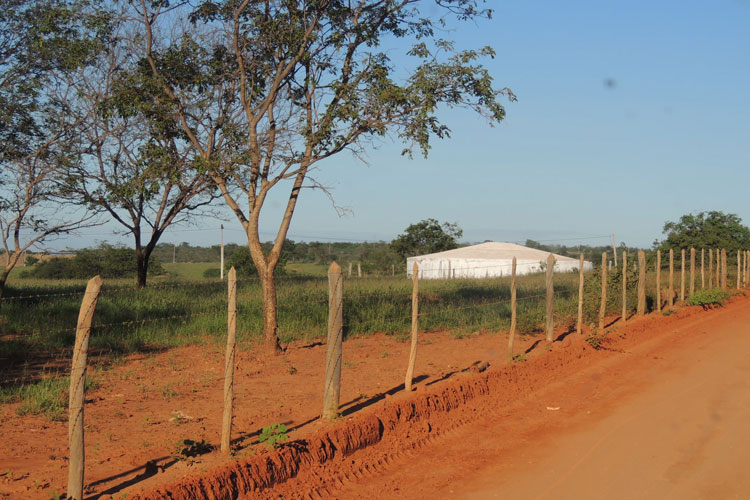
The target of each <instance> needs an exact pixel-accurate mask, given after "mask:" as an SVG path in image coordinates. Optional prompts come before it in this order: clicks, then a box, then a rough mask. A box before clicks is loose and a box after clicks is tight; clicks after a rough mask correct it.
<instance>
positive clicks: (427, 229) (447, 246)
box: [391, 219, 463, 259]
mask: <svg viewBox="0 0 750 500" xmlns="http://www.w3.org/2000/svg"><path fill="white" fill-rule="evenodd" d="M462 235H463V231H462V230H461V228H460V227H459V226H458V224H457V223H455V222H454V223H449V222H445V223H443V224H442V225H440V223H439V222H438V221H437V220H435V219H425V220H423V221H420V222H417V223H416V224H411V225H409V227H407V228H406V231H404V233H402V234H400V235H398V237H397V238H396V239H395V240H393V241H392V242H391V249H393V251H394V252H396V253H397V254H399V255H400V256H401V258H402V259H406V258H407V257H413V256H415V255H423V254H429V253H435V252H442V251H444V250H451V249H454V248H458V238H460V237H461V236H462Z"/></svg>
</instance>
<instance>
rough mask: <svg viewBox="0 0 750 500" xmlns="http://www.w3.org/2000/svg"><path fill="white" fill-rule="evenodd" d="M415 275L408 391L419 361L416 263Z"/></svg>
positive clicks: (407, 378) (417, 275) (405, 386)
mask: <svg viewBox="0 0 750 500" xmlns="http://www.w3.org/2000/svg"><path fill="white" fill-rule="evenodd" d="M413 269H414V271H413V274H414V277H413V278H412V290H411V349H410V350H409V366H408V367H407V368H406V381H405V382H404V388H405V389H406V392H410V391H411V384H412V381H413V380H414V365H415V364H416V362H417V328H418V326H419V325H418V323H417V319H418V317H419V267H418V266H417V263H416V262H415V263H414V268H413Z"/></svg>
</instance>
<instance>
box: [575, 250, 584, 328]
mask: <svg viewBox="0 0 750 500" xmlns="http://www.w3.org/2000/svg"><path fill="white" fill-rule="evenodd" d="M579 261H580V264H579V266H578V321H576V331H577V332H578V335H580V334H581V332H582V331H583V254H581V257H580V258H579Z"/></svg>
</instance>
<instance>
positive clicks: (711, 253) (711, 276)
mask: <svg viewBox="0 0 750 500" xmlns="http://www.w3.org/2000/svg"><path fill="white" fill-rule="evenodd" d="M713 287H714V249H713V248H709V249H708V288H713Z"/></svg>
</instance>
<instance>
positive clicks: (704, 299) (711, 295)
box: [687, 288, 729, 309]
mask: <svg viewBox="0 0 750 500" xmlns="http://www.w3.org/2000/svg"><path fill="white" fill-rule="evenodd" d="M727 297H729V294H728V293H727V292H726V291H724V290H722V289H721V288H711V289H705V290H698V291H697V292H695V293H694V294H693V295H691V296H690V297H688V299H687V303H688V305H691V306H702V307H703V308H704V309H708V308H709V307H712V306H720V305H721V304H722V302H724V300H725V299H726V298H727Z"/></svg>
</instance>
